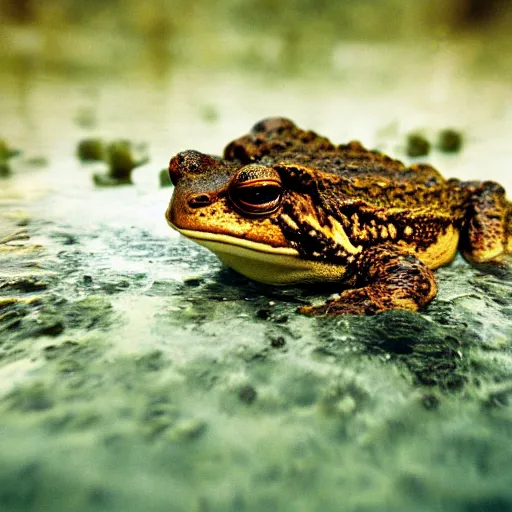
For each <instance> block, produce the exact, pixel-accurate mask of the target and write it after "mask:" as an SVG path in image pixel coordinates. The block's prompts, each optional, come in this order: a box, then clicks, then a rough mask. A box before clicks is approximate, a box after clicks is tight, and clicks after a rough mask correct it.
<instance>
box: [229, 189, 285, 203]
mask: <svg viewBox="0 0 512 512" xmlns="http://www.w3.org/2000/svg"><path fill="white" fill-rule="evenodd" d="M280 195H281V189H280V188H279V187H276V186H274V185H264V186H260V187H241V188H239V189H238V190H237V191H236V198H237V199H238V200H239V201H242V202H243V203H246V204H252V205H263V204H267V203H272V202H273V201H275V200H276V199H278V198H279V196H280Z"/></svg>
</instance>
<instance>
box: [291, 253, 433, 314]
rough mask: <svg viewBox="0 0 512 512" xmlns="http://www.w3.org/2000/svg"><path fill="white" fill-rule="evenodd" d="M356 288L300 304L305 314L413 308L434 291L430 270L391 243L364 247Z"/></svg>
mask: <svg viewBox="0 0 512 512" xmlns="http://www.w3.org/2000/svg"><path fill="white" fill-rule="evenodd" d="M355 283H356V286H357V288H354V289H350V290H345V291H344V292H342V293H341V295H340V296H339V298H336V299H334V300H330V301H328V302H326V303H325V304H322V305H320V306H303V307H301V308H299V312H300V313H302V314H305V315H308V316H317V315H361V314H367V315H368V314H374V313H378V312H380V311H386V310H388V309H408V310H411V311H417V310H418V309H419V308H421V307H422V306H425V305H426V304H428V303H429V302H430V301H431V300H432V299H433V298H434V297H435V296H436V293H437V285H436V280H435V277H434V273H433V272H432V271H431V270H430V269H429V268H428V267H427V266H426V265H424V264H423V263H422V262H421V261H420V260H419V259H418V258H416V257H415V256H413V255H410V254H403V253H400V252H399V251H397V249H396V248H394V247H393V246H387V245H382V246H377V247H372V248H369V249H367V250H366V251H365V252H364V253H363V254H362V255H361V258H360V260H359V265H358V268H357V273H356V276H355Z"/></svg>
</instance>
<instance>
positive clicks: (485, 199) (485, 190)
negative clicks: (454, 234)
mask: <svg viewBox="0 0 512 512" xmlns="http://www.w3.org/2000/svg"><path fill="white" fill-rule="evenodd" d="M468 188H469V189H470V190H471V195H470V198H469V201H468V204H467V207H466V215H465V223H464V225H463V226H462V229H461V233H460V241H459V249H460V251H461V253H462V255H463V256H464V258H465V259H466V260H467V261H468V262H469V263H471V264H472V265H473V266H475V267H481V268H485V269H492V268H506V267H509V268H510V265H511V262H512V257H511V256H512V203H510V202H508V201H507V199H506V197H505V190H504V189H503V187H501V186H500V185H498V184H497V183H493V182H490V181H487V182H484V183H481V184H478V186H472V185H471V184H470V185H469V186H468Z"/></svg>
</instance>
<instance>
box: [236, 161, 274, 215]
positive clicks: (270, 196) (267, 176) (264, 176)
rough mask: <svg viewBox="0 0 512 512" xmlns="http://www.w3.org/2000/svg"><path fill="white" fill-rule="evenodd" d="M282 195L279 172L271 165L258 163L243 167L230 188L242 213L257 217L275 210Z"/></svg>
mask: <svg viewBox="0 0 512 512" xmlns="http://www.w3.org/2000/svg"><path fill="white" fill-rule="evenodd" d="M282 196H283V187H282V185H281V178H280V176H279V174H278V173H277V172H276V171H274V169H272V168H270V167H265V166H260V165H256V164H251V165H247V166H246V167H244V168H242V169H241V170H240V171H239V173H238V174H237V176H235V178H234V179H233V181H232V182H231V185H230V189H229V197H230V199H231V201H232V203H233V204H234V205H235V207H236V208H237V209H238V210H239V211H240V212H241V213H243V214H246V215H249V216H255V217H258V216H263V215H270V214H271V213H273V212H275V211H276V210H277V209H278V208H279V206H280V204H281V199H282Z"/></svg>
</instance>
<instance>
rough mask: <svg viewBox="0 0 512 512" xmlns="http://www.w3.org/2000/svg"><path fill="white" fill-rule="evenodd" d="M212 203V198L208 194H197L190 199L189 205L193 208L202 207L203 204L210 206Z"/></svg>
mask: <svg viewBox="0 0 512 512" xmlns="http://www.w3.org/2000/svg"><path fill="white" fill-rule="evenodd" d="M210 203H211V198H210V196H209V195H208V194H197V195H196V196H192V197H191V198H189V200H188V205H189V206H190V207H191V208H200V207H201V206H208V205H209V204H210Z"/></svg>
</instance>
